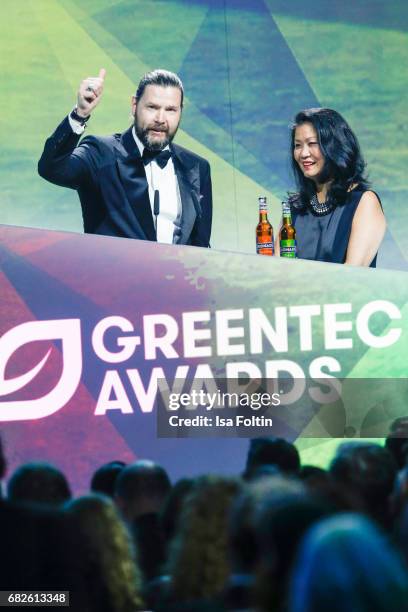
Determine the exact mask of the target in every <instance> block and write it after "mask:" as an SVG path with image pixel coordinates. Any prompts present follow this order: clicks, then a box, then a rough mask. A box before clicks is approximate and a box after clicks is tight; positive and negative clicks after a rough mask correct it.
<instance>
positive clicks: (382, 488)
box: [330, 442, 397, 528]
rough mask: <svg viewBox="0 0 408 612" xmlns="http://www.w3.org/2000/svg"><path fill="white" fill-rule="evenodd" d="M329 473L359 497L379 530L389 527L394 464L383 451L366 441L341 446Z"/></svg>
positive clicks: (378, 446)
mask: <svg viewBox="0 0 408 612" xmlns="http://www.w3.org/2000/svg"><path fill="white" fill-rule="evenodd" d="M330 473H331V475H332V476H333V478H334V480H335V481H336V482H340V483H343V484H344V485H345V486H347V487H348V488H349V490H350V491H351V492H354V493H355V494H356V495H360V496H361V498H362V500H363V502H364V504H365V510H366V512H367V513H368V514H369V516H370V517H372V518H373V519H374V520H376V521H377V522H379V523H380V524H381V525H382V526H383V527H385V528H389V527H390V520H391V516H390V498H391V493H392V490H393V486H394V480H395V477H396V475H397V465H396V463H395V460H394V457H393V456H392V455H391V453H390V452H389V451H388V450H387V449H386V448H383V447H381V446H380V445H378V444H373V443H370V442H346V443H344V444H341V445H340V446H339V447H338V449H337V452H336V455H335V457H334V459H333V460H332V462H331V465H330Z"/></svg>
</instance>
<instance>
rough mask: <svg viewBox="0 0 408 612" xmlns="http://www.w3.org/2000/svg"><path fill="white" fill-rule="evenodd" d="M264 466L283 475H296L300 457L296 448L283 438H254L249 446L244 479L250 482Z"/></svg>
mask: <svg viewBox="0 0 408 612" xmlns="http://www.w3.org/2000/svg"><path fill="white" fill-rule="evenodd" d="M264 466H275V467H276V468H278V469H279V470H280V471H281V472H282V473H284V474H289V475H290V474H292V475H298V473H299V469H300V457H299V453H298V450H297V448H296V446H295V445H294V444H292V443H291V442H287V440H284V439H283V438H272V437H271V438H254V439H253V440H251V441H250V444H249V449H248V455H247V462H246V468H245V472H244V478H245V479H246V480H251V479H252V478H253V477H254V475H256V474H257V473H258V474H259V472H258V470H259V469H260V468H263V467H264Z"/></svg>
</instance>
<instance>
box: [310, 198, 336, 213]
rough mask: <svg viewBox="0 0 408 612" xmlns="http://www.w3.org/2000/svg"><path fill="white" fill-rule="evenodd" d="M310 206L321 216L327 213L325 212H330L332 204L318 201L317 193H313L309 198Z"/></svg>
mask: <svg viewBox="0 0 408 612" xmlns="http://www.w3.org/2000/svg"><path fill="white" fill-rule="evenodd" d="M310 206H311V208H312V210H313V212H314V214H315V215H317V216H318V217H319V216H323V215H327V213H329V212H331V211H332V210H333V206H332V205H331V204H328V203H327V201H326V202H319V200H318V199H317V195H316V194H314V196H313V197H312V198H311V200H310Z"/></svg>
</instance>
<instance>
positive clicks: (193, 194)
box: [171, 145, 201, 244]
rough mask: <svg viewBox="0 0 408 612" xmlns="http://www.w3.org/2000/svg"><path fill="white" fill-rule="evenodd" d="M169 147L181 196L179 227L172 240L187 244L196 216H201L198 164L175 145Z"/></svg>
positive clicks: (177, 222)
mask: <svg viewBox="0 0 408 612" xmlns="http://www.w3.org/2000/svg"><path fill="white" fill-rule="evenodd" d="M171 149H172V151H173V163H174V169H175V172H176V175H177V180H178V185H179V190H180V198H181V216H180V219H177V221H176V224H177V225H178V226H179V227H178V229H176V230H175V232H174V238H173V242H174V243H175V244H187V243H188V241H189V238H190V235H191V232H192V229H193V226H194V223H195V221H196V218H197V217H198V216H201V205H200V172H199V166H198V161H195V159H194V158H192V157H191V156H190V155H188V154H186V153H185V152H184V150H183V149H180V148H179V147H178V146H177V145H171Z"/></svg>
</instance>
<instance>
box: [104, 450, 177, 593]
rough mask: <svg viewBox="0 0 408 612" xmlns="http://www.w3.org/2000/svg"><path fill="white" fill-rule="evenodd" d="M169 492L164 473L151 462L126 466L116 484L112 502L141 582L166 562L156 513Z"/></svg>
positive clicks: (157, 513) (167, 478) (154, 574)
mask: <svg viewBox="0 0 408 612" xmlns="http://www.w3.org/2000/svg"><path fill="white" fill-rule="evenodd" d="M170 491H171V483H170V479H169V477H168V475H167V473H166V471H165V470H164V469H163V468H162V467H161V466H159V465H157V464H155V463H153V462H152V461H146V460H145V461H137V462H136V463H134V464H132V465H128V466H127V467H125V468H124V469H123V470H122V471H121V473H120V474H119V476H118V478H117V481H116V485H115V501H116V503H117V506H118V508H119V510H120V512H121V514H122V516H123V518H124V520H125V521H126V523H127V524H128V526H129V529H130V531H131V533H132V536H133V539H134V543H135V547H136V551H137V559H138V562H139V565H140V568H141V570H142V574H143V578H144V581H145V582H148V581H150V580H152V579H153V578H155V577H157V576H159V575H160V574H161V573H162V567H163V565H164V562H165V560H166V542H165V536H164V533H163V528H162V525H161V522H160V513H161V511H162V508H163V504H164V502H165V500H166V498H167V496H168V494H169V493H170Z"/></svg>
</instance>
